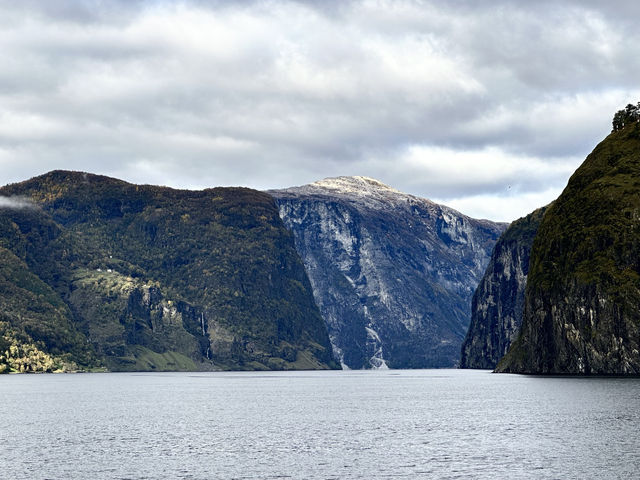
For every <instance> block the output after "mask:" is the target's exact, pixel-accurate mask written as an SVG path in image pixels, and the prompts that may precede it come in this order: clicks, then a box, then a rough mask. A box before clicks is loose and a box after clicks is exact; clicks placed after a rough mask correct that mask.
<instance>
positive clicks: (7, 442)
mask: <svg viewBox="0 0 640 480" xmlns="http://www.w3.org/2000/svg"><path fill="white" fill-rule="evenodd" d="M639 407H640V380H639V379H615V378H609V379H602V378H544V377H527V376H516V375H495V374H491V373H489V372H487V371H464V370H418V371H393V370H390V371H374V372H371V371H369V372H363V371H347V372H286V373H167V374H142V373H132V374H79V375H32V376H28V375H12V376H6V375H5V376H0V408H2V417H1V420H2V423H1V426H0V478H6V479H65V480H66V479H92V480H94V479H103V478H104V479H142V478H150V479H151V478H153V479H156V478H167V479H174V478H189V479H218V478H219V479H234V478H237V479H270V478H294V479H356V478H359V479H386V478H392V479H422V478H448V479H454V478H491V479H494V478H511V479H512V478H536V479H545V478H558V479H571V478H575V479H584V478H611V479H618V478H638V475H639V474H640V473H639V472H640V408H639Z"/></svg>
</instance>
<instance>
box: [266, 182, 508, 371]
mask: <svg viewBox="0 0 640 480" xmlns="http://www.w3.org/2000/svg"><path fill="white" fill-rule="evenodd" d="M269 193H270V194H271V195H273V196H274V197H275V199H276V201H277V203H278V206H279V209H280V216H281V217H282V219H283V220H284V223H285V224H286V226H287V227H288V228H289V229H290V230H291V231H292V232H293V235H294V237H295V243H296V248H297V250H298V252H299V254H300V256H301V257H302V259H303V261H304V264H305V267H306V270H307V273H308V275H309V278H310V280H311V285H312V288H313V294H314V296H315V299H316V302H317V304H318V306H319V307H320V311H321V313H322V316H323V317H324V320H325V322H326V324H327V327H328V330H329V337H330V339H331V344H332V346H333V351H334V354H335V356H336V357H337V358H339V359H340V361H341V362H342V364H343V365H344V366H346V367H348V368H354V369H355V368H371V367H374V368H380V367H387V366H388V367H392V368H427V367H451V366H454V365H455V364H456V363H457V362H458V360H459V355H460V345H461V343H462V340H463V339H464V335H465V333H466V331H467V327H468V324H469V318H470V309H469V306H470V303H471V295H472V294H473V291H474V290H475V288H476V286H477V284H478V282H479V281H480V278H481V276H482V273H483V272H484V269H485V267H486V265H487V262H488V261H489V257H490V254H491V250H492V249H493V246H494V244H495V242H496V240H497V238H498V237H499V236H500V234H501V233H502V231H503V230H504V229H505V228H506V225H505V224H498V223H494V222H491V221H488V220H475V219H472V218H469V217H467V216H465V215H462V214H461V213H459V212H457V211H455V210H453V209H451V208H448V207H446V206H443V205H438V204H436V203H433V202H431V201H429V200H426V199H423V198H418V197H415V196H413V195H407V194H404V193H401V192H399V191H397V190H395V189H393V188H390V187H388V186H386V185H384V184H382V183H380V182H379V181H377V180H373V179H371V178H366V177H338V178H329V179H325V180H322V181H319V182H315V183H313V184H310V185H305V186H301V187H294V188H288V189H284V190H272V191H270V192H269Z"/></svg>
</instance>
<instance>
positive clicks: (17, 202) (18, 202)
mask: <svg viewBox="0 0 640 480" xmlns="http://www.w3.org/2000/svg"><path fill="white" fill-rule="evenodd" d="M2 208H6V209H14V210H20V209H24V208H37V207H36V205H35V204H34V203H33V202H32V201H31V200H29V199H28V198H24V197H3V196H0V209H2Z"/></svg>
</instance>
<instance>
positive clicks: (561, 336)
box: [497, 123, 640, 375]
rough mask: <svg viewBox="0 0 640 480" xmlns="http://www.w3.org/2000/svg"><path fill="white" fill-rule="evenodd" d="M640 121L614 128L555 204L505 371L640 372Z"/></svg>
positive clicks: (542, 232)
mask: <svg viewBox="0 0 640 480" xmlns="http://www.w3.org/2000/svg"><path fill="white" fill-rule="evenodd" d="M639 343H640V124H637V123H636V124H632V125H629V126H626V127H624V129H622V130H620V131H618V132H615V133H612V134H611V135H609V137H607V138H606V139H605V140H604V141H603V142H602V143H600V144H599V145H598V146H597V147H596V148H595V149H594V151H593V152H592V153H591V154H590V155H589V156H588V157H587V159H586V160H585V161H584V163H583V164H582V165H581V166H580V168H579V169H578V170H577V171H576V172H575V173H574V175H573V176H572V177H571V179H570V180H569V183H568V185H567V187H566V188H565V190H564V191H563V192H562V195H561V196H560V197H559V198H558V199H557V200H556V201H555V202H554V203H553V205H551V206H550V207H549V209H548V210H547V212H546V214H545V216H544V218H543V220H542V223H541V224H540V227H539V229H538V234H537V235H536V238H535V240H534V243H533V247H532V251H531V260H530V273H529V279H528V285H527V289H526V300H525V306H524V316H523V324H522V328H521V332H520V336H519V337H518V339H517V340H516V342H515V343H514V344H513V345H512V347H511V349H510V350H509V353H508V354H507V355H506V356H505V357H504V358H503V359H502V360H501V361H500V363H499V364H498V367H497V370H498V371H501V372H518V373H542V374H585V375H588V374H604V375H609V374H620V375H624V374H636V375H637V374H640V347H639Z"/></svg>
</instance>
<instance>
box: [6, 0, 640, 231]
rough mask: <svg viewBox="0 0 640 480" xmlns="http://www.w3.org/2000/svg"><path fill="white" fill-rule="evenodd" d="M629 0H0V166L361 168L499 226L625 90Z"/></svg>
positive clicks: (255, 181)
mask: <svg viewBox="0 0 640 480" xmlns="http://www.w3.org/2000/svg"><path fill="white" fill-rule="evenodd" d="M638 14H640V7H637V6H636V4H635V3H634V2H616V3H615V5H613V4H611V5H608V4H605V3H603V2H595V1H587V2H585V1H577V0H576V1H573V2H571V1H568V2H563V3H562V4H560V5H559V4H558V3H557V2H551V1H540V2H526V3H525V2H517V3H516V2H507V1H504V2H499V1H498V2H491V4H490V5H489V4H487V3H486V2H463V1H455V0H454V1H450V2H435V1H433V2H428V1H409V0H407V1H392V0H389V1H382V0H381V1H358V2H355V1H354V2H348V1H345V2H337V1H329V2H311V1H308V2H302V1H299V2H293V1H254V2H198V1H191V2H189V1H183V2H167V1H148V2H144V1H122V2H95V1H85V2H82V1H81V2H77V1H69V2H65V1H59V2H36V1H34V2H28V1H26V2H11V1H0V65H2V68H1V69H0V105H2V108H1V109H0V168H1V169H2V170H1V171H2V172H3V174H4V175H3V178H2V179H0V180H2V181H1V182H0V183H8V182H13V181H19V180H23V179H26V178H29V177H31V176H34V175H38V174H41V173H44V172H46V171H48V170H52V169H56V168H64V169H74V170H84V171H91V172H96V173H103V174H107V175H112V176H117V177H119V178H123V179H126V180H129V181H132V182H137V183H159V184H166V185H171V186H175V187H184V188H203V187H210V186H217V185H246V186H251V187H255V188H264V189H266V188H279V187H286V186H291V185H298V184H302V183H308V182H311V181H314V180H317V179H319V178H323V177H327V176H337V175H365V176H370V177H376V178H378V179H380V180H381V181H383V182H385V183H388V184H390V185H392V186H393V187H395V188H398V189H400V190H404V191H407V192H409V193H413V194H417V195H421V196H425V197H429V198H432V199H435V200H438V201H441V202H443V203H446V204H448V205H450V206H453V207H454V208H458V209H460V210H461V211H463V212H464V213H467V214H470V215H473V216H480V217H488V218H491V219H496V220H512V219H514V218H517V217H518V216H522V215H525V214H526V213H528V212H529V211H531V210H533V209H534V208H537V207H539V206H541V205H542V204H544V203H547V202H548V201H550V200H552V199H553V198H555V196H557V195H558V194H559V192H560V191H561V189H562V188H563V187H564V185H565V184H566V181H567V179H568V177H569V175H570V174H571V173H572V172H573V170H574V169H575V168H576V167H577V166H578V165H579V164H580V163H581V161H582V160H583V159H584V157H585V156H586V154H587V153H588V152H589V151H591V149H592V148H593V147H594V146H595V144H596V143H597V142H598V141H599V140H601V139H602V138H603V137H604V136H605V135H606V134H607V133H608V132H609V131H610V120H611V117H612V115H613V112H614V111H615V110H617V109H619V108H621V107H622V106H624V105H625V104H626V103H629V102H633V103H635V102H637V101H638V100H640V89H638V86H637V78H639V77H640V75H639V74H640V57H638V56H637V55H634V54H633V45H635V44H637V41H638V37H639V35H640V34H639V33H638V29H637V25H635V22H634V19H637V18H638V16H639V15H638Z"/></svg>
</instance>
